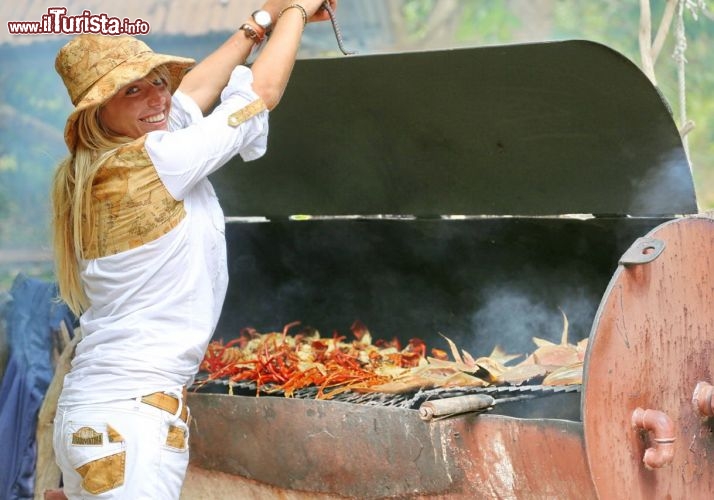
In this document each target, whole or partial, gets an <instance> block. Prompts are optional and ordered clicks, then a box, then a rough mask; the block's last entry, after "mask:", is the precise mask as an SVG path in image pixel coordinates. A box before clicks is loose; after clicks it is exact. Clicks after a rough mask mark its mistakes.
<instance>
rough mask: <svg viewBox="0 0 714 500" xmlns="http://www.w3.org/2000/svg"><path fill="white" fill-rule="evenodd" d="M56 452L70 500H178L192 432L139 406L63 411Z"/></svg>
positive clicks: (118, 404)
mask: <svg viewBox="0 0 714 500" xmlns="http://www.w3.org/2000/svg"><path fill="white" fill-rule="evenodd" d="M54 449H55V455H56V458H57V464H58V465H59V467H60V469H61V470H62V478H63V483H64V493H65V495H67V497H68V498H69V499H70V500H74V499H131V500H139V499H147V500H177V499H178V498H179V496H180V493H181V485H182V483H183V480H184V476H185V475H186V467H187V466H188V426H187V425H186V423H184V422H183V421H182V420H181V419H180V418H178V416H176V415H172V414H171V413H168V412H166V411H164V410H161V409H159V408H155V407H153V406H150V405H147V404H145V403H141V402H139V401H135V400H128V401H114V402H110V403H101V404H93V405H77V406H70V407H59V408H58V409H57V415H56V417H55V425H54Z"/></svg>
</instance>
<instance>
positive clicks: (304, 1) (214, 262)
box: [53, 0, 336, 500]
mask: <svg viewBox="0 0 714 500" xmlns="http://www.w3.org/2000/svg"><path fill="white" fill-rule="evenodd" d="M322 3H323V0H300V3H292V2H291V0H268V1H267V2H266V3H265V5H264V6H263V8H262V9H261V10H260V11H256V12H255V13H253V14H252V15H251V16H250V17H249V18H248V20H247V21H246V22H245V23H244V24H243V25H242V26H241V27H240V29H239V30H238V31H237V32H236V33H235V34H234V35H232V36H231V37H230V38H229V39H228V40H227V41H226V42H225V43H224V44H223V45H222V46H221V47H219V48H218V49H217V50H216V51H215V52H213V53H212V54H211V55H209V56H208V57H207V58H206V59H205V60H204V61H202V62H201V63H200V64H198V65H196V66H195V67H194V68H193V69H191V70H190V71H188V73H186V71H187V70H188V69H189V68H190V67H191V66H192V64H193V61H192V60H190V59H186V58H181V57H173V56H167V55H162V54H156V53H154V52H152V51H151V49H149V48H148V47H147V46H146V45H145V44H144V43H142V42H140V41H139V40H137V39H135V38H132V37H108V36H107V37H105V36H99V35H80V36H78V37H76V38H75V39H73V40H72V41H70V42H69V43H68V44H67V45H65V46H64V47H63V48H62V49H60V51H59V53H58V55H57V59H56V63H55V67H56V69H57V71H58V73H59V74H60V76H61V77H62V79H63V81H64V83H65V86H66V87H67V90H68V92H69V95H70V98H71V99H72V103H73V104H74V105H75V109H74V111H73V112H72V113H71V114H70V116H69V118H68V120H67V124H66V128H65V141H66V143H67V146H68V148H69V151H70V156H69V157H68V158H67V159H66V160H65V161H64V162H63V163H62V164H60V166H59V167H58V170H57V172H56V174H55V179H54V186H53V210H54V218H53V222H54V248H55V254H56V265H57V275H58V281H59V285H60V293H61V296H62V299H64V300H65V301H66V302H67V304H68V305H69V306H70V308H71V309H72V310H73V311H74V312H75V313H76V314H77V315H80V327H81V334H82V336H83V338H82V340H81V341H80V343H79V344H78V346H77V350H76V354H75V358H74V360H73V363H72V369H71V371H70V373H68V374H67V376H66V377H65V381H64V387H63V390H62V394H61V396H60V400H59V404H58V411H57V416H56V419H55V436H54V447H55V453H56V456H57V461H58V464H59V465H60V468H61V469H62V473H63V482H64V491H65V494H66V495H67V496H68V497H69V498H95V497H96V498H103V499H104V498H128V499H132V500H136V499H140V498H147V499H152V500H156V499H172V498H178V497H179V494H180V490H181V484H182V482H183V479H184V476H185V472H186V467H187V464H188V421H189V412H188V409H187V407H186V404H185V395H186V394H185V393H186V387H187V386H189V385H190V384H191V383H192V381H193V377H194V375H195V373H196V372H197V370H198V366H199V364H200V362H201V359H202V357H203V353H204V350H205V348H206V345H207V343H208V342H209V340H210V338H211V335H212V334H213V331H214V328H215V326H216V323H217V321H218V317H219V314H220V311H221V307H222V304H223V300H224V297H225V292H226V284H227V269H226V250H225V238H224V222H223V213H222V211H221V209H220V206H219V205H218V201H217V199H216V196H215V194H214V191H213V188H212V187H211V184H210V183H209V181H208V180H207V176H208V175H209V174H210V173H211V172H213V171H215V170H216V169H218V168H220V167H221V166H223V165H224V164H225V163H226V162H227V161H228V160H229V159H231V158H232V157H233V156H235V155H236V154H240V155H241V157H242V158H243V159H244V160H246V161H248V160H252V159H255V158H258V157H260V156H261V155H263V154H264V152H265V150H266V145H267V134H268V110H272V109H273V108H274V107H275V106H276V105H277V104H278V102H279V101H280V98H281V95H282V93H283V91H284V89H285V87H286V85H287V82H288V79H289V77H290V73H291V71H292V68H293V64H294V61H295V57H296V54H297V50H298V47H299V44H300V38H301V34H302V31H303V29H304V26H305V24H306V23H307V22H311V21H323V20H327V19H329V16H328V13H327V11H325V10H322V9H320V6H321V4H322ZM335 3H336V0H330V4H331V6H332V7H333V8H334V7H335ZM268 34H269V35H270V36H269V37H268V36H267V35H268ZM262 42H264V47H263V48H262V50H261V52H260V54H259V55H258V57H257V58H256V60H255V62H254V63H253V64H252V66H251V68H250V69H249V68H247V67H246V66H242V64H243V63H244V62H245V61H246V59H247V57H248V56H249V55H250V53H251V50H253V49H254V47H255V45H256V44H257V43H262ZM184 73H186V74H185V76H184ZM174 91H175V92H174ZM172 94H173V95H172ZM219 95H220V98H221V102H220V104H219V105H218V106H217V107H216V108H215V109H213V111H211V112H210V114H208V115H207V116H205V117H204V113H208V111H209V110H210V109H211V108H212V107H213V105H214V104H215V101H216V99H217V98H218V97H219Z"/></svg>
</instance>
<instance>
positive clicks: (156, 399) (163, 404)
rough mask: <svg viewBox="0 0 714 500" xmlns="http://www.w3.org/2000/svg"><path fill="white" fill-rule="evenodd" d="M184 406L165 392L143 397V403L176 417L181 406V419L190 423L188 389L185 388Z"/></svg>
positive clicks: (183, 395)
mask: <svg viewBox="0 0 714 500" xmlns="http://www.w3.org/2000/svg"><path fill="white" fill-rule="evenodd" d="M182 398H183V402H184V403H183V405H181V401H180V400H179V399H177V398H176V397H175V396H172V395H170V394H166V393H165V392H154V393H153V394H147V395H146V396H142V397H141V402H142V403H145V404H147V405H150V406H153V407H155V408H158V409H160V410H164V411H167V412H169V413H171V414H172V415H176V411H177V410H178V408H179V405H181V414H180V415H179V418H180V419H181V420H183V421H184V422H186V423H188V419H189V414H188V406H186V388H185V387H184V389H183V394H182Z"/></svg>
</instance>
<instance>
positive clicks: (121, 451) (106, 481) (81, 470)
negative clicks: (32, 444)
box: [64, 421, 126, 495]
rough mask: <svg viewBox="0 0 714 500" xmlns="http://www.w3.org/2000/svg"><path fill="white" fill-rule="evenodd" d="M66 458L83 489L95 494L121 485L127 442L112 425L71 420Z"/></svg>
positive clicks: (66, 436) (122, 482) (67, 434)
mask: <svg viewBox="0 0 714 500" xmlns="http://www.w3.org/2000/svg"><path fill="white" fill-rule="evenodd" d="M64 438H65V439H66V440H67V441H66V443H67V450H68V458H69V460H70V463H71V465H72V467H73V468H74V470H76V471H77V473H78V474H79V475H80V476H82V488H84V489H85V490H86V491H88V492H89V493H92V494H94V495H98V494H100V493H104V492H106V491H109V490H112V489H114V488H117V487H119V486H121V485H123V484H124V471H125V468H126V443H125V441H124V438H123V436H122V435H121V434H119V433H118V432H117V431H116V430H115V429H114V428H113V427H112V426H111V425H109V424H108V423H102V422H86V421H74V422H70V423H69V425H68V426H67V432H66V435H65V437H64Z"/></svg>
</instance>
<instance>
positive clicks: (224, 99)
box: [145, 66, 268, 200]
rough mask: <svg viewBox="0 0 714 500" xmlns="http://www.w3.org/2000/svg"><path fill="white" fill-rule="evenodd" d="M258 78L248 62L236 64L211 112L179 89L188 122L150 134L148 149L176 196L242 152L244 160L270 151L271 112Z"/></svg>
mask: <svg viewBox="0 0 714 500" xmlns="http://www.w3.org/2000/svg"><path fill="white" fill-rule="evenodd" d="M252 83H253V74H252V73H251V71H250V70H249V69H248V68H247V67H245V66H238V67H236V68H235V69H234V70H233V73H232V74H231V78H230V81H229V82H228V85H227V86H226V87H225V88H224V89H223V92H222V93H221V103H220V104H219V105H218V106H216V108H215V109H214V110H213V111H212V112H211V113H210V114H209V115H208V116H206V117H201V116H200V110H199V108H198V106H197V105H196V104H195V103H193V100H192V99H191V98H190V97H188V96H186V95H185V94H179V95H178V96H176V98H177V99H176V100H177V101H178V102H179V106H180V107H181V109H180V110H179V112H178V113H177V114H176V124H177V125H179V126H180V124H183V123H185V124H186V126H185V127H184V128H179V129H178V130H171V131H155V132H150V133H149V134H148V135H147V137H146V143H145V145H146V151H147V153H148V154H149V157H150V158H151V160H152V161H153V163H154V166H155V167H156V171H157V172H158V174H159V177H160V178H161V181H162V182H163V183H164V185H165V186H166V189H168V191H169V192H170V193H171V195H172V196H173V197H174V198H175V199H177V200H182V199H184V197H185V196H186V193H188V191H190V190H191V189H192V188H193V186H195V185H196V184H197V183H199V182H200V181H201V180H203V179H204V178H205V177H207V176H208V175H209V174H211V173H212V172H215V171H216V170H217V169H219V168H220V167H222V166H223V165H225V164H226V163H227V162H228V160H230V159H231V158H233V157H234V156H235V155H236V154H240V156H241V157H242V158H243V160H244V161H250V160H254V159H257V158H260V157H261V156H262V155H263V154H265V151H266V149H267V144H268V112H267V110H266V109H265V105H264V104H263V103H262V101H261V100H260V98H259V97H258V95H257V94H256V93H255V92H254V91H253V88H252V86H251V84H252ZM184 99H185V100H186V101H190V102H185V101H183V100H184ZM191 103H193V105H191ZM196 113H198V115H197V114H196ZM172 114H173V113H172ZM236 117H238V118H236Z"/></svg>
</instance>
